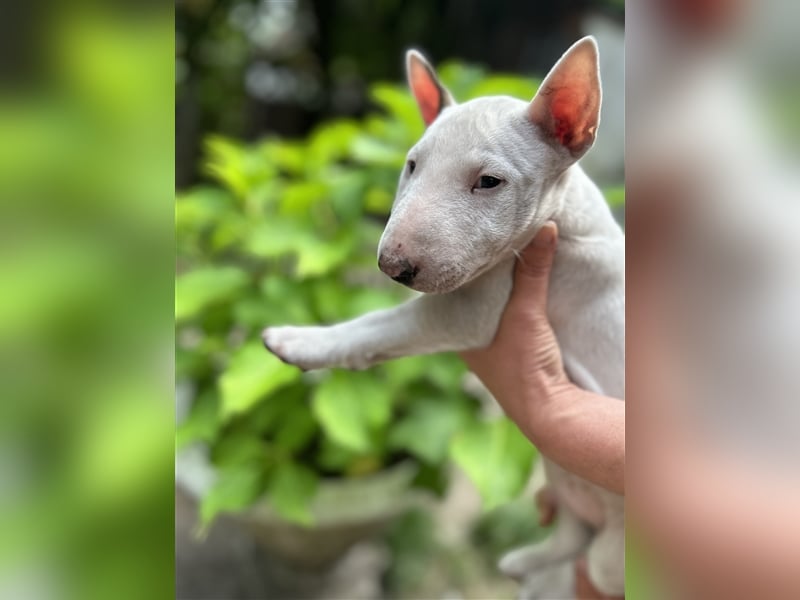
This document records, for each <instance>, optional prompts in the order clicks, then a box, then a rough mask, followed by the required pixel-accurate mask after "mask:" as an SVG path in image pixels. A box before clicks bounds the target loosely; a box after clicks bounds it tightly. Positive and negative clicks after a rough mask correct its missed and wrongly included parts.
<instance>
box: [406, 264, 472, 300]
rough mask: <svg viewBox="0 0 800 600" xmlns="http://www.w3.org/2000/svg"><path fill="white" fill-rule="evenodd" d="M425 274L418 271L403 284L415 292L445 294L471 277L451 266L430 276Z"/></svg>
mask: <svg viewBox="0 0 800 600" xmlns="http://www.w3.org/2000/svg"><path fill="white" fill-rule="evenodd" d="M426 275H427V274H426ZM426 275H423V274H422V273H420V275H418V276H417V277H416V278H415V279H414V281H412V282H409V283H405V285H406V286H407V287H409V288H411V289H412V290H414V291H416V292H422V293H424V294H447V293H449V292H453V291H455V290H457V289H458V288H460V287H461V286H462V285H464V284H465V283H467V282H468V281H469V280H470V279H472V276H471V275H470V274H467V273H465V272H464V271H462V270H460V269H457V268H452V267H451V268H448V269H445V270H443V271H440V272H439V273H437V274H436V275H435V276H432V277H429V276H426Z"/></svg>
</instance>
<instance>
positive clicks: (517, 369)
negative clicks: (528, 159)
mask: <svg viewBox="0 0 800 600" xmlns="http://www.w3.org/2000/svg"><path fill="white" fill-rule="evenodd" d="M556 239H557V229H556V225H555V223H551V222H548V223H546V224H545V225H544V226H543V227H542V228H541V230H540V231H539V232H538V233H537V235H536V237H535V238H534V240H533V242H532V243H531V244H530V245H528V247H527V248H525V249H524V250H523V251H522V254H521V256H520V259H519V260H518V262H517V265H516V268H515V272H514V288H513V290H512V292H511V297H510V298H509V300H508V304H507V305H506V309H505V312H504V313H503V317H502V319H501V320H500V325H499V327H498V330H497V335H496V336H495V339H494V340H493V341H492V343H491V344H490V345H489V347H487V348H485V349H482V350H470V351H468V352H462V353H461V357H462V358H463V359H464V361H465V362H466V363H467V365H468V366H469V368H470V369H471V370H472V371H473V372H474V373H475V374H476V375H477V376H478V377H479V378H480V380H481V381H482V382H483V384H484V385H485V386H486V387H487V388H488V389H489V391H490V392H491V393H492V395H493V396H494V397H495V398H496V399H497V401H498V402H499V403H500V405H501V406H502V407H503V410H504V411H505V413H506V415H508V417H509V418H510V419H511V420H512V421H514V423H516V425H517V427H519V428H520V430H521V431H522V433H523V434H525V436H526V437H527V438H528V439H529V440H531V441H532V442H533V443H534V444H535V445H536V447H537V448H538V449H539V451H540V452H541V453H542V454H543V455H544V456H546V457H547V458H549V459H550V460H552V461H554V462H556V463H557V464H559V465H560V466H561V467H563V468H564V469H566V470H567V471H570V472H571V473H575V474H576V475H579V476H580V477H583V478H584V479H586V480H588V481H591V482H592V483H595V484H597V485H600V486H602V487H604V488H606V489H608V490H611V491H613V492H615V493H618V494H624V493H625V483H624V481H625V476H624V474H625V404H624V403H623V402H621V401H620V400H618V399H616V398H609V397H607V396H602V395H599V394H594V393H592V392H588V391H586V390H582V389H580V388H578V387H577V386H576V385H574V384H573V383H572V382H571V381H570V380H569V379H568V378H567V374H566V372H565V371H564V366H563V364H562V358H561V351H560V350H559V347H558V342H557V340H556V336H555V333H554V332H553V329H552V327H551V326H550V323H549V321H548V319H547V289H548V283H549V280H550V269H551V267H552V264H553V256H554V255H555V250H556Z"/></svg>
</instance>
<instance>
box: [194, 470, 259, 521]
mask: <svg viewBox="0 0 800 600" xmlns="http://www.w3.org/2000/svg"><path fill="white" fill-rule="evenodd" d="M263 482H264V480H263V474H262V472H261V471H259V470H258V469H254V468H252V467H251V466H241V465H240V466H237V467H233V468H229V469H222V470H220V471H219V478H218V479H217V481H216V483H215V484H214V486H213V487H212V488H211V489H210V490H209V491H208V493H207V494H206V495H205V496H204V497H203V500H202V502H201V504H200V522H201V526H202V527H203V529H207V528H208V526H209V525H210V524H211V522H212V521H213V520H214V517H215V516H216V515H217V514H219V513H220V512H224V511H237V510H241V509H243V508H246V507H247V506H249V505H250V504H252V503H253V501H254V500H256V498H258V496H259V494H260V493H261V491H262V489H263Z"/></svg>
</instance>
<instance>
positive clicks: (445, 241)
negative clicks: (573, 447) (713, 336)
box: [264, 39, 624, 598]
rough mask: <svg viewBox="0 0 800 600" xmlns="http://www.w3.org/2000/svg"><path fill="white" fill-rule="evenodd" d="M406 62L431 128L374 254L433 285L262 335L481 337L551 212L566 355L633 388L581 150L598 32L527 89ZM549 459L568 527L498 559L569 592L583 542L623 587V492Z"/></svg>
mask: <svg viewBox="0 0 800 600" xmlns="http://www.w3.org/2000/svg"><path fill="white" fill-rule="evenodd" d="M408 70H409V81H410V83H411V87H412V90H413V91H414V93H415V96H416V97H417V100H418V102H419V104H420V108H421V109H422V113H423V117H424V118H425V120H426V122H427V123H428V125H429V127H428V130H427V131H426V133H425V135H424V136H423V137H422V139H421V140H420V141H419V142H418V143H417V144H416V145H415V146H414V148H412V149H411V151H409V155H408V157H409V160H408V163H407V165H406V168H405V169H404V172H403V174H402V176H401V179H400V183H399V185H398V192H397V198H396V200H395V204H394V206H393V208H392V215H391V217H390V219H389V222H388V224H387V226H386V230H385V231H384V234H383V237H382V239H381V243H380V248H379V263H380V267H381V269H382V270H383V271H384V272H385V273H387V274H388V275H389V276H391V277H392V278H393V279H396V280H397V281H400V282H402V283H405V284H407V285H409V286H410V287H412V288H414V289H416V290H418V291H422V292H426V293H425V294H423V295H422V296H420V297H419V298H416V299H414V300H412V301H410V302H408V303H406V304H404V305H401V306H398V307H396V308H392V309H388V310H383V311H377V312H374V313H370V314H367V315H364V316H362V317H359V318H357V319H354V320H352V321H348V322H346V323H340V324H337V325H333V326H330V327H277V328H269V329H267V330H265V332H264V342H265V344H266V346H267V347H268V348H269V349H270V350H271V351H272V352H274V353H275V354H277V355H278V356H279V357H280V358H282V359H283V360H285V361H286V362H289V363H292V364H296V365H298V366H300V367H302V368H305V369H314V368H321V367H344V368H351V369H361V368H366V367H368V366H370V365H372V364H374V363H376V362H379V361H383V360H387V359H391V358H397V357H400V356H407V355H412V354H424V353H433V352H442V351H453V350H467V349H471V348H477V347H484V346H486V345H488V344H489V343H490V342H491V340H492V338H493V337H494V335H495V333H496V330H497V326H498V323H499V320H500V317H501V315H502V313H503V310H504V308H505V305H506V302H507V300H508V297H509V294H510V291H511V286H512V272H513V266H514V255H515V252H517V251H519V250H521V249H522V248H524V247H525V246H526V245H527V243H528V242H529V241H530V240H531V239H532V238H533V237H534V235H535V234H536V232H537V231H538V230H539V228H540V227H541V226H542V225H543V224H544V223H545V222H546V221H548V220H553V221H555V222H556V223H557V224H558V228H559V238H560V239H559V244H558V251H557V253H556V256H555V259H554V264H553V269H552V273H551V283H550V287H549V298H548V314H549V317H550V322H551V323H552V326H553V329H554V331H555V333H556V337H557V339H558V341H559V345H560V348H561V352H562V355H563V358H564V363H565V367H566V370H567V372H568V374H569V376H570V377H571V379H572V380H573V381H574V382H575V383H577V384H578V385H579V386H581V387H583V388H585V389H588V390H591V391H595V392H598V393H601V394H606V395H610V396H614V397H617V398H622V397H623V393H624V237H623V234H622V231H621V229H620V228H619V226H618V225H617V224H616V222H615V221H614V219H613V217H612V215H611V212H610V211H609V209H608V206H607V205H606V203H605V200H604V199H603V197H602V195H601V193H600V192H599V190H598V189H597V187H596V186H595V185H594V184H593V183H592V182H591V181H590V180H589V178H588V177H587V176H586V175H585V174H584V173H583V171H582V170H581V169H580V167H579V166H578V165H577V164H575V161H576V160H577V158H578V157H579V156H580V155H582V154H583V152H585V151H586V150H587V149H588V148H589V147H590V146H591V143H592V142H593V140H594V131H595V129H596V125H597V119H598V118H599V103H600V98H599V78H598V75H597V55H596V47H595V46H594V43H593V42H592V41H591V40H589V39H585V40H582V41H581V42H578V43H577V44H576V45H575V46H573V48H571V49H570V50H569V51H568V52H567V53H566V54H565V56H564V58H562V59H561V61H559V63H558V65H556V67H554V69H553V71H552V72H551V74H550V75H549V76H548V78H546V79H545V81H544V82H543V83H542V86H541V88H540V92H539V93H538V94H537V96H536V97H535V98H534V100H533V101H532V102H531V103H526V102H522V101H520V100H515V99H513V98H506V97H492V98H480V99H476V100H473V101H470V102H467V103H465V104H462V105H455V104H454V103H453V101H452V98H451V97H450V96H449V93H447V92H446V90H444V88H442V87H441V84H439V82H438V80H437V79H436V77H435V74H434V73H433V70H432V69H431V68H430V66H429V65H427V63H425V62H424V60H423V59H422V58H421V57H419V56H418V55H415V54H410V55H409V65H408ZM498 182H499V183H498ZM545 469H546V472H547V476H548V483H549V485H550V487H551V488H552V489H553V491H554V492H555V495H556V498H557V500H558V503H559V507H558V510H559V513H558V514H559V517H558V524H557V527H556V529H555V531H554V533H553V535H552V536H551V537H550V538H549V539H548V540H546V542H544V543H543V544H540V545H538V546H531V547H528V548H523V549H521V550H518V551H515V552H512V553H511V554H509V555H507V556H506V557H505V558H504V559H503V561H501V568H502V569H503V570H504V571H505V572H506V573H508V574H510V575H513V576H515V577H517V578H519V579H520V580H521V581H522V582H523V591H522V594H523V596H524V597H527V598H534V597H568V596H570V595H571V594H573V585H574V582H573V580H572V560H573V559H574V558H575V557H576V556H578V555H580V554H581V553H583V552H587V558H588V566H589V576H590V578H591V580H592V582H593V583H594V584H595V586H596V587H598V588H599V589H600V590H601V591H603V592H605V593H608V594H622V593H623V592H624V541H623V539H624V535H623V511H622V498H621V497H620V496H617V495H615V494H613V493H611V492H608V491H606V490H603V489H601V488H598V487H597V486H594V485H592V484H590V483H588V482H586V481H584V480H582V479H580V478H578V477H577V476H574V475H572V474H570V473H568V472H566V471H564V470H563V469H561V468H560V467H558V466H557V465H555V464H552V463H549V462H548V461H545Z"/></svg>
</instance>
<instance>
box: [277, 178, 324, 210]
mask: <svg viewBox="0 0 800 600" xmlns="http://www.w3.org/2000/svg"><path fill="white" fill-rule="evenodd" d="M328 193H329V188H328V185H327V184H326V183H323V182H321V181H296V182H294V183H292V184H290V185H287V186H286V187H285V188H284V190H283V193H282V196H281V201H280V207H281V213H282V214H286V215H293V216H306V215H308V211H309V209H311V207H312V206H313V205H314V204H317V203H318V202H322V201H324V200H327V198H328Z"/></svg>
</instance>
